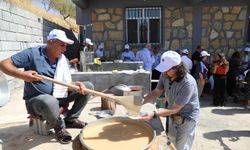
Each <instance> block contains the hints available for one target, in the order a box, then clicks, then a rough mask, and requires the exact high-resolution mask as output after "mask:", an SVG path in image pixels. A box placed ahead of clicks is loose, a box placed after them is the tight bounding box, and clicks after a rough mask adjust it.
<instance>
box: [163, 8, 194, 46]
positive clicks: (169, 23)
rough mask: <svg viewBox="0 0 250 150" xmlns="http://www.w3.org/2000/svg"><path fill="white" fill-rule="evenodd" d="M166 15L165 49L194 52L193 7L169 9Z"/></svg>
mask: <svg viewBox="0 0 250 150" xmlns="http://www.w3.org/2000/svg"><path fill="white" fill-rule="evenodd" d="M164 13H165V25H164V28H165V49H171V50H176V49H182V48H187V49H189V50H192V30H193V25H192V21H193V15H192V7H184V8H175V7H167V8H165V12H164ZM163 31H164V30H163Z"/></svg>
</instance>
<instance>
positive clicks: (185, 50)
mask: <svg viewBox="0 0 250 150" xmlns="http://www.w3.org/2000/svg"><path fill="white" fill-rule="evenodd" d="M181 53H183V54H187V55H188V54H189V51H188V49H183V50H182V51H181Z"/></svg>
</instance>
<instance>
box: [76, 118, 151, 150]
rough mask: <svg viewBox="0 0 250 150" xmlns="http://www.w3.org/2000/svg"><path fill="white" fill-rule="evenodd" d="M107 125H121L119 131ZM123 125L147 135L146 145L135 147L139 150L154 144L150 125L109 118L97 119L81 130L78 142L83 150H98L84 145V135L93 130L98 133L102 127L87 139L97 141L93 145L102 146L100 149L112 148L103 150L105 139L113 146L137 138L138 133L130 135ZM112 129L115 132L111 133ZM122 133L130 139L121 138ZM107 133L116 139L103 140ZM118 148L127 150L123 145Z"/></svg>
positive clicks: (127, 119)
mask: <svg viewBox="0 0 250 150" xmlns="http://www.w3.org/2000/svg"><path fill="white" fill-rule="evenodd" d="M108 123H119V124H122V125H121V129H120V130H119V127H118V128H117V125H111V126H105V124H108ZM125 125H133V127H134V126H136V127H139V129H141V130H143V132H144V131H145V132H146V133H147V134H146V135H147V136H146V137H147V138H148V139H149V140H148V143H147V145H139V146H138V145H136V146H137V147H140V150H146V149H147V148H149V147H150V146H151V144H152V143H153V142H154V140H155V137H156V133H155V131H154V130H153V128H152V127H151V126H150V125H148V124H147V123H146V122H143V121H139V120H134V119H130V118H128V117H109V118H104V119H99V120H97V121H93V122H91V123H90V124H88V125H87V126H85V127H84V128H83V129H82V131H81V133H80V135H79V140H80V142H81V144H82V147H83V148H84V149H87V150H93V149H94V150H99V149H96V148H93V147H94V146H93V145H87V143H86V136H87V135H86V133H87V132H89V131H92V130H93V129H94V130H95V131H98V127H99V126H100V127H102V130H100V133H99V134H98V136H93V137H88V138H89V139H95V140H97V141H96V143H95V145H103V147H102V149H112V148H113V147H107V148H105V143H103V142H101V141H102V140H103V139H107V140H108V141H109V142H112V144H113V145H114V143H116V142H121V143H123V142H128V141H129V142H131V140H132V139H136V138H139V137H138V133H133V134H130V133H129V131H128V130H126V128H124V126H125ZM118 126H119V125H118ZM110 129H111V130H110ZM113 129H114V130H115V131H113V132H112V130H113ZM110 131H111V132H110ZM123 131H124V132H125V134H127V135H129V137H131V138H130V139H128V138H127V137H126V138H123V136H122V135H124V132H123ZM138 132H139V131H138ZM107 133H112V134H114V137H116V138H113V139H112V138H105V137H107V136H106V135H107ZM139 135H140V133H139ZM141 135H144V134H141ZM121 143H119V144H121ZM123 144H124V143H123ZM136 144H137V143H136ZM119 146H121V147H120V148H119V149H124V148H125V149H126V148H128V147H126V146H127V145H125V144H124V145H122V144H121V145H119ZM136 146H135V147H136ZM113 149H114V148H113ZM130 150H133V149H130Z"/></svg>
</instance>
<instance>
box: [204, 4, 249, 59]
mask: <svg viewBox="0 0 250 150" xmlns="http://www.w3.org/2000/svg"><path fill="white" fill-rule="evenodd" d="M246 13H247V7H246V6H234V7H204V8H203V9H202V43H201V44H202V45H204V47H205V49H206V50H207V51H209V52H210V53H211V54H212V55H215V54H216V53H218V52H223V53H224V54H225V55H226V56H227V57H230V56H231V55H232V53H233V52H235V51H236V50H238V51H242V48H243V46H244V32H245V24H246Z"/></svg>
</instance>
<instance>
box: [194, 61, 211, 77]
mask: <svg viewBox="0 0 250 150" xmlns="http://www.w3.org/2000/svg"><path fill="white" fill-rule="evenodd" d="M207 71H208V70H207V67H206V65H205V63H204V62H203V61H199V62H198V64H197V65H196V69H195V79H196V80H197V79H199V78H200V76H199V73H201V74H202V76H203V79H205V80H206V78H207Z"/></svg>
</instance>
